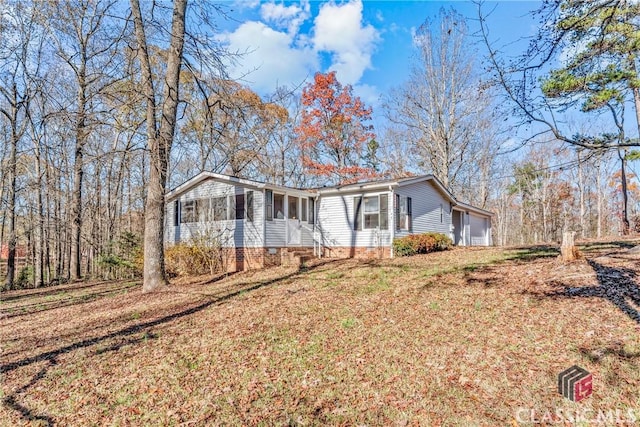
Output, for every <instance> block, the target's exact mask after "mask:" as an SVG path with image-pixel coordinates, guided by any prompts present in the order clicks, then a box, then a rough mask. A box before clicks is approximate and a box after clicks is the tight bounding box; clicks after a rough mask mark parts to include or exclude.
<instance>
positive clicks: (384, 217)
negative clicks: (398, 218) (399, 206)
mask: <svg viewBox="0 0 640 427" xmlns="http://www.w3.org/2000/svg"><path fill="white" fill-rule="evenodd" d="M388 229H389V196H388V195H387V194H381V195H380V230H388Z"/></svg>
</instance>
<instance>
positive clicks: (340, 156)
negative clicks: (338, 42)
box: [295, 71, 377, 184]
mask: <svg viewBox="0 0 640 427" xmlns="http://www.w3.org/2000/svg"><path fill="white" fill-rule="evenodd" d="M302 106H303V111H302V117H301V121H300V124H299V125H298V126H297V127H296V129H295V131H296V138H297V139H296V140H297V143H298V145H299V146H300V151H301V153H302V154H301V157H302V158H301V160H302V164H303V166H304V168H305V170H306V172H307V173H308V174H309V175H312V176H313V177H315V178H316V181H317V182H318V184H338V183H339V184H344V183H349V182H356V181H361V180H365V179H370V178H373V177H375V176H376V175H377V172H376V170H375V168H374V167H373V166H372V165H373V164H375V160H374V159H375V150H376V148H377V143H376V142H375V139H374V138H375V134H374V133H373V126H372V125H370V124H367V123H368V122H369V121H371V108H367V107H366V106H365V105H364V103H363V102H362V101H361V100H360V98H359V97H357V96H354V95H353V88H352V87H351V85H345V86H343V85H342V84H341V83H340V82H339V81H338V80H337V79H336V72H335V71H331V72H329V73H327V74H322V73H316V75H315V76H314V79H313V82H312V83H309V84H308V85H307V86H306V87H305V88H304V89H303V91H302Z"/></svg>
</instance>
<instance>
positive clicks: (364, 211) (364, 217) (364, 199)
mask: <svg viewBox="0 0 640 427" xmlns="http://www.w3.org/2000/svg"><path fill="white" fill-rule="evenodd" d="M367 200H375V201H376V210H375V212H373V211H369V212H367ZM361 210H362V229H363V230H375V229H376V228H380V195H379V194H376V195H375V196H362V208H361ZM367 216H369V218H370V219H369V222H368V223H369V225H368V226H367ZM374 216H375V219H376V221H375V223H376V225H375V226H371V222H372V217H374Z"/></svg>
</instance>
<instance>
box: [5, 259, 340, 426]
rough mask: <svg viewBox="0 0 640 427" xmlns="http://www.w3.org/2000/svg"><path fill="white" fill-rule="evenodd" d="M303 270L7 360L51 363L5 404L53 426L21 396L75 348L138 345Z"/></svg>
mask: <svg viewBox="0 0 640 427" xmlns="http://www.w3.org/2000/svg"><path fill="white" fill-rule="evenodd" d="M332 262H334V261H333V260H329V261H325V262H322V263H317V264H314V265H313V266H309V267H307V268H305V270H304V272H308V271H310V270H313V269H315V268H318V267H321V266H324V265H326V264H329V263H332ZM304 272H303V271H294V272H292V273H289V274H286V275H283V276H280V277H276V278H274V279H271V280H266V281H260V282H248V283H241V284H239V285H238V286H234V287H233V288H230V289H228V290H227V292H226V293H223V294H222V293H216V294H213V295H207V294H199V295H200V296H201V298H202V299H205V301H204V302H201V303H199V304H196V305H193V306H191V307H189V308H187V309H185V310H182V311H179V312H177V313H173V314H169V315H166V316H163V317H160V318H158V319H155V320H150V321H147V322H141V323H138V324H135V325H131V326H128V327H126V328H123V329H120V330H118V331H115V332H112V333H109V334H105V335H102V336H98V337H93V338H87V339H84V340H81V341H77V342H74V343H72V344H69V345H66V346H63V347H60V348H57V349H55V350H51V351H47V352H43V353H40V354H37V355H35V356H31V357H26V358H24V359H21V360H18V361H15V362H9V363H5V364H2V365H0V375H2V374H6V373H8V372H11V371H14V370H16V369H18V368H20V367H24V366H29V365H32V364H34V363H39V362H47V365H46V366H45V367H43V368H42V369H41V370H40V371H38V373H37V374H36V375H34V376H33V377H32V378H31V380H30V381H29V382H28V383H26V384H25V385H23V386H22V387H20V388H18V389H17V390H15V391H13V392H11V393H8V394H7V395H6V396H5V397H4V398H3V399H2V403H3V405H4V406H6V407H8V408H10V409H13V410H15V411H17V412H18V413H20V415H21V417H22V418H23V419H25V420H27V421H40V422H41V423H44V424H43V425H46V426H53V425H55V420H54V419H53V417H51V416H50V415H48V414H37V413H35V412H34V411H33V410H32V409H30V408H28V407H26V406H24V405H22V404H20V403H19V402H18V396H19V395H20V394H22V393H25V392H27V391H28V390H29V389H30V388H31V387H33V386H34V385H35V384H37V383H38V382H39V381H40V380H42V379H43V378H45V376H46V375H47V372H48V370H49V369H50V368H51V367H52V366H55V365H57V364H58V357H59V356H61V355H64V354H67V353H71V352H73V351H75V350H79V349H82V348H87V347H91V346H95V345H98V344H101V343H104V342H105V341H108V340H112V339H115V340H119V342H118V343H117V344H111V345H109V346H107V347H105V348H99V349H97V350H96V354H101V353H104V352H106V351H115V350H118V349H120V348H121V347H124V346H127V345H135V344H139V343H141V342H144V341H146V340H148V339H154V338H156V337H157V335H156V334H155V333H154V332H153V331H151V328H153V327H155V326H159V325H163V324H167V323H170V322H173V321H175V320H179V319H182V318H185V317H187V316H191V315H193V314H195V313H198V312H200V311H203V310H205V309H207V308H209V307H214V306H218V305H222V304H224V303H225V302H227V301H228V300H230V299H233V298H234V297H237V296H240V295H243V294H245V293H247V292H251V291H255V290H257V289H260V288H264V287H267V286H270V285H274V284H277V283H282V282H285V281H286V280H288V279H292V278H294V277H296V276H298V275H300V274H302V273H304ZM165 292H171V291H170V290H169V291H165ZM137 334H141V336H136V335H137Z"/></svg>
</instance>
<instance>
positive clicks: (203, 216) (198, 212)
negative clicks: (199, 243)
mask: <svg viewBox="0 0 640 427" xmlns="http://www.w3.org/2000/svg"><path fill="white" fill-rule="evenodd" d="M208 220H209V199H198V200H196V207H195V218H194V221H198V222H205V221H208Z"/></svg>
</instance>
